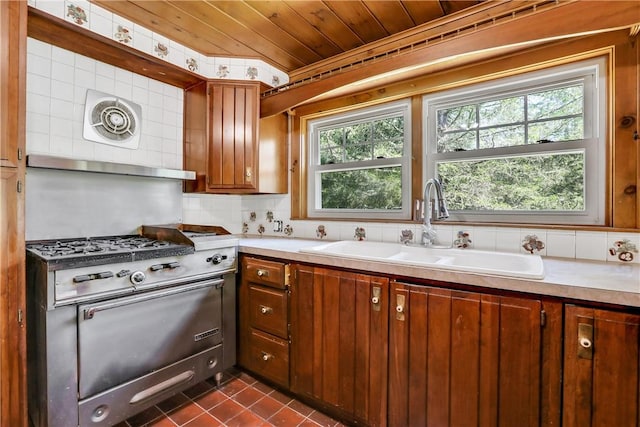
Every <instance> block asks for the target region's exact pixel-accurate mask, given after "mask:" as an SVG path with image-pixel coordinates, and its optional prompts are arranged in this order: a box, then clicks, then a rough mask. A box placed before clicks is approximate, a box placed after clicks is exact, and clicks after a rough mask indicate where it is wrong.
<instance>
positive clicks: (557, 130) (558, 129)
mask: <svg viewBox="0 0 640 427" xmlns="http://www.w3.org/2000/svg"><path fill="white" fill-rule="evenodd" d="M582 138H584V125H583V120H582V117H581V116H580V117H569V118H566V119H558V120H549V121H545V122H538V123H532V124H531V125H529V144H534V143H536V142H537V141H541V140H543V141H544V140H547V141H553V142H557V141H572V140H576V139H582Z"/></svg>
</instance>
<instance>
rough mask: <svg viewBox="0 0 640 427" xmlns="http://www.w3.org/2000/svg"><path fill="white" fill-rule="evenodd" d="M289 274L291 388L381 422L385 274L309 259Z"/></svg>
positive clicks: (361, 419)
mask: <svg viewBox="0 0 640 427" xmlns="http://www.w3.org/2000/svg"><path fill="white" fill-rule="evenodd" d="M292 274H293V280H292V283H291V391H293V392H294V393H296V394H299V395H301V396H304V397H307V398H311V399H314V400H315V401H317V402H320V403H321V404H322V405H324V406H325V407H329V408H330V409H335V410H337V411H339V412H340V413H341V414H343V415H344V416H345V418H346V419H348V420H349V421H350V422H354V423H357V424H364V425H372V426H380V425H386V416H387V357H388V318H389V314H388V313H389V279H387V278H385V277H378V276H371V275H367V274H357V273H351V272H346V271H340V270H334V269H327V268H320V267H313V266H308V265H295V266H293V268H292Z"/></svg>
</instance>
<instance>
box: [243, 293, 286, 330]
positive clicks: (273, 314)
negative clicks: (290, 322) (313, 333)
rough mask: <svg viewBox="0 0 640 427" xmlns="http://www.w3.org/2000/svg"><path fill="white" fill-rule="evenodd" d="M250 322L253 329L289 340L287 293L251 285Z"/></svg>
mask: <svg viewBox="0 0 640 427" xmlns="http://www.w3.org/2000/svg"><path fill="white" fill-rule="evenodd" d="M249 305H250V307H249V310H250V311H249V322H250V325H251V326H252V327H253V328H256V329H259V330H261V331H264V332H269V333H271V334H274V335H278V336H279V337H281V338H288V336H289V331H288V330H287V293H286V292H285V291H280V290H276V289H270V288H266V287H263V286H258V285H253V284H250V285H249Z"/></svg>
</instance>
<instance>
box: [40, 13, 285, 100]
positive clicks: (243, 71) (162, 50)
mask: <svg viewBox="0 0 640 427" xmlns="http://www.w3.org/2000/svg"><path fill="white" fill-rule="evenodd" d="M28 4H29V5H30V6H32V7H35V8H37V9H39V10H41V11H43V12H46V13H49V14H50V15H53V16H56V17H57V18H60V19H64V20H66V21H69V22H73V23H74V24H76V25H78V26H82V27H84V28H86V29H87V30H89V31H92V32H94V33H96V34H99V35H101V36H103V37H108V38H111V39H113V40H115V41H117V42H119V43H122V44H125V45H127V46H130V47H131V48H133V49H136V50H139V51H142V52H145V53H147V54H149V55H152V56H155V57H158V58H160V59H162V60H163V61H167V62H169V63H171V64H174V65H177V66H179V67H182V68H184V69H186V70H189V71H191V72H193V73H197V74H199V75H201V76H202V77H204V78H207V79H234V80H259V81H262V82H263V83H266V84H268V85H271V86H273V87H276V86H280V85H283V84H287V83H288V82H289V76H288V75H287V73H285V72H284V71H281V70H279V69H277V68H275V67H273V66H271V65H269V64H267V63H266V62H264V61H261V60H256V59H242V58H225V57H211V56H206V55H202V54H200V53H197V52H194V51H192V50H191V49H188V48H186V47H185V46H182V45H181V44H179V43H176V42H174V41H172V40H168V39H167V38H166V37H163V36H162V35H160V34H156V33H154V32H153V31H151V30H149V29H147V28H144V27H142V26H140V25H134V24H133V23H132V22H130V21H128V20H126V19H124V18H122V17H120V16H118V15H116V14H113V13H111V12H109V11H107V10H106V9H104V8H102V7H100V6H98V5H97V4H92V3H89V2H87V1H86V0H76V1H68V0H66V1H65V0H28Z"/></svg>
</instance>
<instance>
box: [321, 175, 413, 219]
mask: <svg viewBox="0 0 640 427" xmlns="http://www.w3.org/2000/svg"><path fill="white" fill-rule="evenodd" d="M321 185H322V209H385V210H400V209H402V180H401V168H400V167H399V166H397V167H388V168H375V169H358V170H350V171H338V172H325V173H323V174H321Z"/></svg>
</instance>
